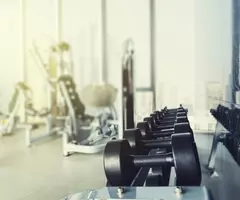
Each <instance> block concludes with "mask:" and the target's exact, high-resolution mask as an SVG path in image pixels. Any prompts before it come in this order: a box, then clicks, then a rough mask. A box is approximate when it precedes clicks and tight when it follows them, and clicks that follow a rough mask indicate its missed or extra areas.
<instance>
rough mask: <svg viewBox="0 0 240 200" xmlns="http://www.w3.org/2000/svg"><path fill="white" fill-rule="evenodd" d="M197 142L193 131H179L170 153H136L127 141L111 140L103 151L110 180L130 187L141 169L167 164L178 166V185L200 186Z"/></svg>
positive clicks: (114, 183)
mask: <svg viewBox="0 0 240 200" xmlns="http://www.w3.org/2000/svg"><path fill="white" fill-rule="evenodd" d="M194 145H195V143H193V142H192V140H191V136H190V134H188V133H183V134H176V135H172V153H171V154H164V155H151V156H150V155H149V156H148V155H144V156H133V155H132V150H131V147H130V144H129V142H128V141H127V140H125V139H123V140H114V141H110V142H108V143H107V145H106V147H105V150H104V169H105V174H106V177H107V180H108V182H109V183H110V185H112V186H129V185H131V183H132V181H133V179H134V178H135V176H136V173H137V171H138V169H139V168H141V167H156V166H159V167H161V166H164V165H167V166H174V167H175V172H176V178H177V181H176V184H177V185H179V186H196V185H200V183H201V169H200V166H198V165H199V163H198V162H197V161H196V157H195V155H194V154H195V151H194V148H195V147H194Z"/></svg>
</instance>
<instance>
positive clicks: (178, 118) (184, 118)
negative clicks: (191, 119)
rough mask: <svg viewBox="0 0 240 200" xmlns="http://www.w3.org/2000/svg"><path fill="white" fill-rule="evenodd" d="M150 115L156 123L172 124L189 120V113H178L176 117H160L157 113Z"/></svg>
mask: <svg viewBox="0 0 240 200" xmlns="http://www.w3.org/2000/svg"><path fill="white" fill-rule="evenodd" d="M150 117H152V119H153V121H154V124H156V125H172V124H174V123H176V122H187V121H188V118H187V115H179V116H178V115H177V116H176V117H174V118H172V119H167V120H166V119H159V118H158V116H157V113H152V114H150Z"/></svg>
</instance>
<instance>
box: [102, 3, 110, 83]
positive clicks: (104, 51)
mask: <svg viewBox="0 0 240 200" xmlns="http://www.w3.org/2000/svg"><path fill="white" fill-rule="evenodd" d="M101 43H102V44H101V54H102V55H101V56H102V63H101V66H102V67H101V72H100V73H101V74H102V81H107V80H108V73H107V69H108V60H107V56H108V50H107V45H108V44H107V0H102V1H101Z"/></svg>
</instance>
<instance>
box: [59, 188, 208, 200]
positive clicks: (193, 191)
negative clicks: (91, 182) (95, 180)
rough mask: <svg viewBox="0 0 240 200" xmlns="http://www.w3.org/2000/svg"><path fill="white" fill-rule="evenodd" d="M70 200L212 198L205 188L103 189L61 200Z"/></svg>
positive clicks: (182, 199)
mask: <svg viewBox="0 0 240 200" xmlns="http://www.w3.org/2000/svg"><path fill="white" fill-rule="evenodd" d="M71 199H74V200H82V199H85V200H88V199H89V200H90V199H91V200H94V199H105V200H110V199H111V200H113V199H122V200H130V199H142V200H148V199H149V200H152V199H159V200H179V199H181V200H211V199H212V197H211V194H210V192H209V191H208V190H207V188H206V187H104V188H102V189H98V190H87V191H84V192H80V193H77V194H74V195H71V196H68V197H65V198H64V199H62V200H71Z"/></svg>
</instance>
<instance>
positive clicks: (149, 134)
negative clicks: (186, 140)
mask: <svg viewBox="0 0 240 200" xmlns="http://www.w3.org/2000/svg"><path fill="white" fill-rule="evenodd" d="M136 127H137V128H138V129H139V130H140V131H141V134H142V137H143V139H145V140H152V139H156V138H159V137H161V138H164V137H170V136H171V135H172V134H174V133H184V132H192V129H191V127H190V124H189V122H185V123H175V124H174V126H173V128H172V129H166V130H164V129H162V130H152V127H151V125H150V124H149V122H146V121H143V122H139V123H137V126H136Z"/></svg>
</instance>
